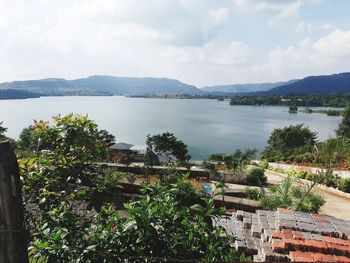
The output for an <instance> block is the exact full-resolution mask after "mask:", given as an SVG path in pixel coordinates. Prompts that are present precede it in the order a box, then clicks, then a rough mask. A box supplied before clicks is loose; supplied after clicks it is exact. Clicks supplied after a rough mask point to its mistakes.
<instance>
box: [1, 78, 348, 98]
mask: <svg viewBox="0 0 350 263" xmlns="http://www.w3.org/2000/svg"><path fill="white" fill-rule="evenodd" d="M348 92H350V73H340V74H333V75H322V76H310V77H306V78H303V79H299V80H290V81H287V82H276V83H256V84H233V85H218V86H210V87H203V88H201V89H199V88H197V87H195V86H193V85H188V84H185V83H182V82H180V81H178V80H175V79H168V78H150V77H146V78H131V77H113V76H103V75H95V76H90V77H87V78H81V79H75V80H66V79H60V78H48V79H40V80H24V81H12V82H4V83H0V99H9V98H35V97H40V96H78V95H90V96H91V95H94V96H112V95H125V96H154V95H156V96H158V95H164V94H184V95H200V96H211V95H212V96H213V95H215V96H217V95H225V96H233V95H261V96H270V95H279V96H284V95H292V94H294V95H304V94H323V93H348Z"/></svg>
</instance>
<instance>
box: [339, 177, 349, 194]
mask: <svg viewBox="0 0 350 263" xmlns="http://www.w3.org/2000/svg"><path fill="white" fill-rule="evenodd" d="M338 188H339V190H341V191H343V192H346V193H350V178H340V179H339V180H338Z"/></svg>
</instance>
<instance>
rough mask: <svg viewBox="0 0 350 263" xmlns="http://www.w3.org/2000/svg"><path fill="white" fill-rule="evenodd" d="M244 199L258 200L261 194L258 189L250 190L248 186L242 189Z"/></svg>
mask: <svg viewBox="0 0 350 263" xmlns="http://www.w3.org/2000/svg"><path fill="white" fill-rule="evenodd" d="M243 191H244V194H245V197H246V198H248V199H252V200H259V199H260V198H261V197H262V193H261V191H260V190H259V189H256V188H251V187H249V186H246V187H244V189H243Z"/></svg>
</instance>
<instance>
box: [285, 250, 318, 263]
mask: <svg viewBox="0 0 350 263" xmlns="http://www.w3.org/2000/svg"><path fill="white" fill-rule="evenodd" d="M289 256H290V259H291V261H292V262H314V258H313V257H312V254H311V253H309V252H301V251H290V252H289Z"/></svg>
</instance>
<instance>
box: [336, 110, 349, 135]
mask: <svg viewBox="0 0 350 263" xmlns="http://www.w3.org/2000/svg"><path fill="white" fill-rule="evenodd" d="M336 133H337V136H339V137H346V138H350V104H348V105H347V107H346V108H345V110H344V113H343V120H342V121H341V123H340V124H339V127H338V129H337V130H336Z"/></svg>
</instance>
